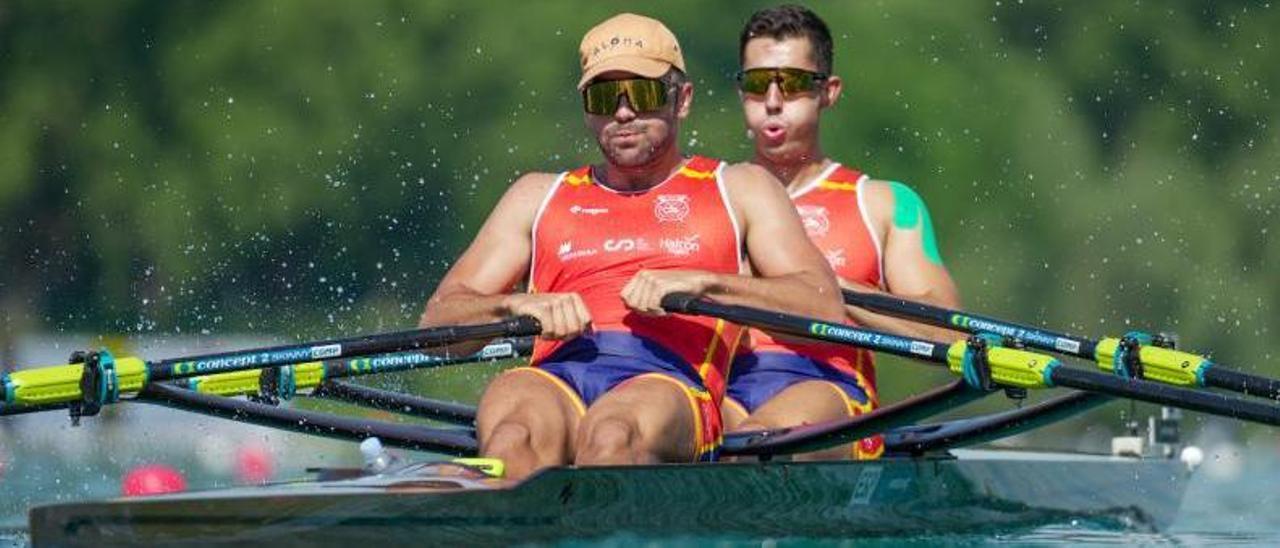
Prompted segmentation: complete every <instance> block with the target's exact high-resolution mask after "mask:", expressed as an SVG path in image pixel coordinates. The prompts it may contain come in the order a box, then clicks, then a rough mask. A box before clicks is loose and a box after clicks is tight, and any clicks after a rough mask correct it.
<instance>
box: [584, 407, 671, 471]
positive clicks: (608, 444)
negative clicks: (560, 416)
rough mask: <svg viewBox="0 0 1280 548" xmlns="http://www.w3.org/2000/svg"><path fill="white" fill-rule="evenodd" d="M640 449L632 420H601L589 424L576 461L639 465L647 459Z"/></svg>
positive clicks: (648, 459)
mask: <svg viewBox="0 0 1280 548" xmlns="http://www.w3.org/2000/svg"><path fill="white" fill-rule="evenodd" d="M639 446H640V432H639V431H638V430H637V428H636V426H635V424H633V423H631V422H630V421H627V420H623V419H616V418H609V419H601V420H598V421H594V422H593V423H591V424H589V425H586V430H585V432H583V435H582V436H581V437H580V438H579V441H578V451H577V455H576V456H575V458H574V462H576V463H577V464H582V465H588V466H589V465H608V464H638V463H641V462H647V461H650V460H652V459H650V458H645V456H644V455H643V454H642V453H643V451H642V450H641V448H640V447H639Z"/></svg>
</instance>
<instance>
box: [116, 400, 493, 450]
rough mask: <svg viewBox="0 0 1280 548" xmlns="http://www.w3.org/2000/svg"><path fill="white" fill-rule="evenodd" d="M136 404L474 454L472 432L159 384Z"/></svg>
mask: <svg viewBox="0 0 1280 548" xmlns="http://www.w3.org/2000/svg"><path fill="white" fill-rule="evenodd" d="M136 399H137V400H139V401H143V402H147V403H153V404H158V405H163V406H165V407H171V408H174V409H181V410H184V411H191V412H194V413H200V414H202V415H210V416H214V417H220V418H224V419H231V420H234V421H236V422H243V423H249V424H257V425H259V426H268V427H271V428H278V429H282V430H289V431H292V432H300V433H303V434H310V435H315V436H324V437H328V438H335V439H340V440H347V441H355V442H359V441H361V440H363V439H365V438H371V437H376V438H378V439H380V440H382V442H383V443H385V444H386V445H391V446H395V447H401V448H405V449H413V450H416V451H432V452H436V453H445V454H449V455H456V456H472V455H475V454H476V452H477V451H478V450H479V445H478V444H477V443H476V438H475V431H474V430H473V429H470V428H466V429H441V428H428V427H425V426H422V425H419V424H399V423H391V422H386V421H379V420H372V419H365V418H359V417H348V416H341V415H334V414H331V413H320V412H316V411H305V410H301V409H290V408H285V407H276V406H274V405H269V404H265V403H258V402H253V401H245V400H239V399H233V398H225V397H221V396H214V395H210V394H201V393H199V392H193V391H191V390H186V389H183V388H179V387H177V386H173V385H169V384H164V383H151V384H148V385H146V386H144V387H143V388H142V390H141V391H139V392H138V394H137V395H136Z"/></svg>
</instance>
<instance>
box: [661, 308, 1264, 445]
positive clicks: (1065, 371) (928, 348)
mask: <svg viewBox="0 0 1280 548" xmlns="http://www.w3.org/2000/svg"><path fill="white" fill-rule="evenodd" d="M662 307H663V308H664V309H666V310H667V311H668V312H674V313H683V314H696V315H702V316H711V317H716V318H721V319H724V320H728V321H730V322H733V323H737V324H742V325H749V326H751V327H756V328H760V329H764V330H768V331H777V332H780V333H785V334H788V335H793V336H797V337H804V338H808V339H813V340H819V341H826V342H831V343H837V344H845V345H850V346H857V347H861V348H866V349H869V350H874V351H878V352H885V353H889V354H896V355H899V356H905V357H909V358H915V359H917V360H921V361H925V362H932V363H936V364H943V365H947V366H948V369H950V370H951V372H953V373H956V374H958V375H960V376H961V377H962V378H964V379H965V382H967V383H969V384H970V385H971V386H974V387H976V388H983V389H989V388H991V387H993V386H994V385H999V386H1004V387H1017V388H1027V389H1037V388H1051V387H1064V388H1075V389H1077V390H1084V391H1088V392H1097V393H1102V394H1107V395H1110V396H1115V397H1121V398H1129V399H1134V400H1139V401H1145V402H1148V403H1155V404H1160V405H1168V406H1172V407H1179V408H1182V409H1187V410H1191V411H1199V412H1202V413H1209V414H1212V415H1221V416H1225V417H1232V418H1236V419H1241V420H1246V421H1250V422H1258V423H1262V424H1268V425H1272V426H1280V407H1277V406H1272V405H1265V404H1262V403H1258V402H1253V401H1245V400H1239V399H1234V398H1226V397H1223V396H1220V395H1218V394H1212V393H1208V392H1198V391H1195V390H1189V389H1184V388H1178V387H1174V386H1168V385H1163V384H1156V383H1152V382H1147V381H1143V380H1139V379H1132V378H1123V377H1118V376H1115V375H1107V374H1103V373H1096V372H1093V371H1085V370H1082V369H1072V368H1069V367H1063V366H1062V363H1061V362H1059V361H1058V360H1056V359H1054V358H1053V357H1051V356H1046V355H1044V354H1037V353H1035V352H1028V351H1025V350H1018V349H1013V348H1004V347H1001V346H996V345H997V344H999V340H998V338H994V339H993V338H988V337H983V336H974V337H971V338H970V339H969V340H967V341H958V342H956V343H953V344H951V345H945V344H941V343H936V342H932V341H925V340H921V339H912V338H908V337H901V336H898V335H891V334H888V333H881V332H878V331H872V330H867V329H859V328H856V327H851V326H847V325H840V324H832V323H827V322H823V321H818V320H814V319H811V318H804V317H800V316H794V315H790V314H783V313H780V312H771V311H768V310H761V309H758V308H750V307H745V306H737V305H724V304H718V303H712V302H709V301H705V300H700V299H697V298H695V297H693V296H692V295H688V294H679V293H677V294H672V295H667V296H666V297H664V298H663V299H662Z"/></svg>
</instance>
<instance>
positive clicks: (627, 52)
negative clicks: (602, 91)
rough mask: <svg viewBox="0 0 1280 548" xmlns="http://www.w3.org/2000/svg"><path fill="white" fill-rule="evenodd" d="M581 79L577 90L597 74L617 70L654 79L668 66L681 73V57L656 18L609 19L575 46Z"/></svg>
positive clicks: (623, 16) (677, 45)
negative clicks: (580, 67)
mask: <svg viewBox="0 0 1280 548" xmlns="http://www.w3.org/2000/svg"><path fill="white" fill-rule="evenodd" d="M578 50H579V52H578V53H579V55H580V56H581V58H582V80H579V81H578V89H582V88H585V87H587V82H590V81H591V79H592V78H595V77H596V76H599V75H600V73H603V72H608V71H611V70H621V71H626V72H630V73H633V74H638V75H640V76H644V77H645V78H657V77H659V76H662V75H663V74H666V73H667V70H669V69H670V68H671V67H675V68H678V69H680V71H681V72H683V71H684V56H682V55H681V54H680V43H679V42H677V41H676V35H674V34H672V33H671V30H670V29H668V28H667V26H666V25H663V24H662V23H661V22H660V21H658V20H657V19H651V18H649V17H645V16H643V15H636V14H634V13H622V14H619V15H615V16H613V17H610V18H609V19H608V20H606V21H605V22H603V23H600V24H599V25H596V26H595V27H594V28H592V29H591V30H589V31H587V35H586V36H583V37H582V45H581V46H579V48H578Z"/></svg>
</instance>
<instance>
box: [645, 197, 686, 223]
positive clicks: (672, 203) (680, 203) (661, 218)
mask: <svg viewBox="0 0 1280 548" xmlns="http://www.w3.org/2000/svg"><path fill="white" fill-rule="evenodd" d="M657 200H658V201H657V202H654V204H653V216H654V217H657V219H658V222H659V223H679V222H682V221H684V220H685V218H686V217H688V216H689V195H688V194H659V195H658V196H657Z"/></svg>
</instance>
